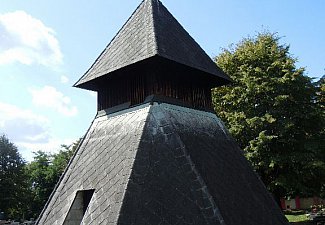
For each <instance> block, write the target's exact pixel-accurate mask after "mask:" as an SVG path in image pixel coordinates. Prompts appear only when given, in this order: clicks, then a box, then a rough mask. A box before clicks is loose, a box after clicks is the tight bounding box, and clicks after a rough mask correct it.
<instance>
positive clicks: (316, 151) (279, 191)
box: [213, 32, 325, 198]
mask: <svg viewBox="0 0 325 225" xmlns="http://www.w3.org/2000/svg"><path fill="white" fill-rule="evenodd" d="M216 63H217V65H218V66H219V67H220V68H222V69H223V70H224V71H225V72H226V73H227V74H228V75H229V76H230V77H231V78H232V80H233V83H232V84H231V85H228V86H225V87H221V88H216V89H214V90H213V103H214V106H215V111H216V112H217V114H218V115H219V116H220V117H221V119H223V120H224V121H225V123H226V126H227V127H228V128H229V131H230V133H231V134H232V135H233V137H234V138H235V139H236V140H237V142H238V143H239V145H240V147H241V148H242V149H244V152H245V154H246V157H247V158H248V160H249V161H250V162H251V164H252V166H253V167H254V169H255V170H256V172H257V173H258V174H259V175H260V177H261V179H262V180H263V182H264V183H265V185H266V186H267V187H268V189H269V190H270V191H271V192H272V193H273V194H274V195H275V196H276V197H277V198H278V197H280V196H281V197H283V196H288V195H291V196H294V195H296V194H302V195H312V194H319V192H320V188H321V184H322V182H323V183H324V179H325V173H324V169H323V166H324V161H322V160H320V152H321V151H322V150H321V149H320V144H319V143H320V142H321V140H320V139H319V138H320V137H319V136H318V135H316V134H319V133H320V132H321V131H322V129H323V128H324V118H323V117H322V116H321V115H320V110H319V105H318V104H315V95H316V94H315V93H316V88H315V86H314V85H313V83H312V80H311V78H309V77H307V76H305V75H304V68H297V67H296V66H295V63H296V59H295V58H293V57H292V55H291V54H290V52H289V46H287V45H282V44H280V38H279V37H278V36H277V35H276V34H271V33H268V32H264V33H261V34H258V35H257V36H255V37H253V38H246V39H244V40H243V41H241V42H240V43H238V44H237V45H235V46H232V47H230V48H229V49H224V50H223V52H222V53H221V54H220V55H219V56H218V57H216Z"/></svg>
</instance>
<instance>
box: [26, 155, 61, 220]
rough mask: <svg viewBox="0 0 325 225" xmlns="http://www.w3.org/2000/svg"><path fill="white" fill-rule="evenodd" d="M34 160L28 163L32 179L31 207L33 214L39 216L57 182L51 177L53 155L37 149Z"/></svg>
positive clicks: (30, 178)
mask: <svg viewBox="0 0 325 225" xmlns="http://www.w3.org/2000/svg"><path fill="white" fill-rule="evenodd" d="M34 155H35V156H34V160H33V161H32V162H31V163H29V164H28V165H27V171H28V174H29V180H30V190H31V201H30V205H29V208H30V210H31V215H32V216H33V217H37V216H38V215H39V213H40V212H41V210H42V208H43V206H44V205H45V203H46V201H47V199H48V197H49V196H50V194H51V192H52V190H53V187H54V186H55V182H54V181H53V180H52V179H51V170H50V164H51V155H50V154H48V153H46V152H43V151H37V152H35V153H34Z"/></svg>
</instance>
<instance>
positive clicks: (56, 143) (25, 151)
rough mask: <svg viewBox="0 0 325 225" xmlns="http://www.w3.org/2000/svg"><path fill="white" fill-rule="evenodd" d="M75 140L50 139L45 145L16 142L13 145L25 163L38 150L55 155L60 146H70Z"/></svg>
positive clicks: (30, 159)
mask: <svg viewBox="0 0 325 225" xmlns="http://www.w3.org/2000/svg"><path fill="white" fill-rule="evenodd" d="M75 141H76V139H64V140H61V139H55V138H51V139H49V140H48V142H46V143H31V142H17V143H15V144H16V145H17V147H18V149H19V151H20V152H21V153H22V156H23V158H24V159H26V160H27V161H32V160H33V156H34V155H33V154H32V153H33V152H37V151H39V150H41V151H44V152H49V153H57V152H58V151H59V150H60V149H61V145H71V144H72V143H73V142H75Z"/></svg>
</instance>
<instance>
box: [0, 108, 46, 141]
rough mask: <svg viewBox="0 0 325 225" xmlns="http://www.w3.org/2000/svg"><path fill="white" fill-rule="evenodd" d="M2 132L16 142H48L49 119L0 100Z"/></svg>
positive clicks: (0, 128) (0, 125)
mask: <svg viewBox="0 0 325 225" xmlns="http://www.w3.org/2000/svg"><path fill="white" fill-rule="evenodd" d="M0 133H5V134H6V135H8V137H10V138H11V139H13V140H14V141H15V142H29V143H46V142H48V141H49V138H50V135H49V121H48V119H47V118H45V117H43V116H40V115H36V114H35V113H33V112H32V111H30V110H25V109H21V108H18V107H17V106H14V105H10V104H7V103H3V102H0Z"/></svg>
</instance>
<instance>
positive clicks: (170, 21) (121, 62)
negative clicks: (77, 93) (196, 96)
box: [75, 0, 230, 88]
mask: <svg viewBox="0 0 325 225" xmlns="http://www.w3.org/2000/svg"><path fill="white" fill-rule="evenodd" d="M154 56H156V57H162V58H165V59H169V60H171V61H174V62H176V63H179V64H182V65H185V66H187V67H190V68H194V69H197V70H199V71H202V72H205V73H207V74H209V75H213V76H214V77H216V78H218V79H219V80H221V81H222V82H221V83H228V82H229V80H230V79H229V77H228V76H227V75H226V74H224V73H223V72H222V71H221V70H220V69H219V68H218V67H217V66H216V64H215V63H214V62H213V61H212V60H211V58H210V57H209V56H208V55H207V54H206V53H205V52H204V50H203V49H202V48H201V47H200V46H199V45H198V44H197V43H196V42H195V40H194V39H193V38H192V37H191V36H190V35H189V34H188V33H187V31H186V30H185V29H184V28H183V27H182V25H180V24H179V22H178V21H177V20H176V19H175V18H174V17H173V15H172V14H171V13H170V12H169V11H168V10H167V9H166V8H165V7H164V5H163V4H162V3H161V2H160V1H159V0H144V1H142V3H141V4H140V5H139V7H138V8H137V9H136V10H135V12H134V13H133V14H132V15H131V17H130V18H129V19H128V21H127V22H126V23H125V24H124V26H123V27H122V28H121V30H120V31H119V32H118V33H117V35H116V36H115V37H114V38H113V40H112V41H111V42H110V43H109V44H108V45H107V47H106V48H105V49H104V51H103V52H102V53H101V54H100V56H99V57H98V58H97V59H96V61H95V62H94V64H93V65H92V66H91V67H90V69H89V70H88V71H87V72H86V73H85V74H84V75H83V76H82V77H81V78H80V79H79V81H78V82H77V83H76V84H75V86H76V87H82V88H86V86H87V85H84V84H86V83H88V82H90V81H92V80H94V79H96V78H98V77H102V76H104V75H107V74H110V73H112V72H114V71H116V70H119V69H121V68H124V67H128V66H129V65H132V64H135V63H137V62H140V61H143V60H146V59H149V58H151V57H154Z"/></svg>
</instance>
